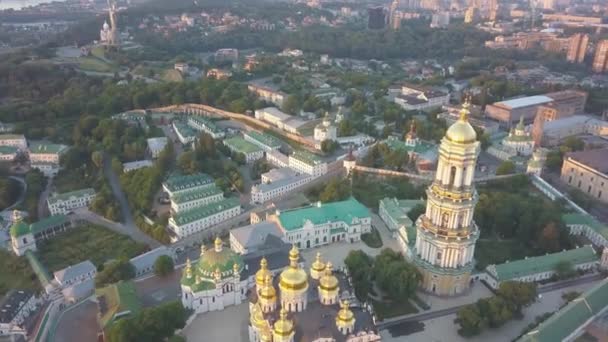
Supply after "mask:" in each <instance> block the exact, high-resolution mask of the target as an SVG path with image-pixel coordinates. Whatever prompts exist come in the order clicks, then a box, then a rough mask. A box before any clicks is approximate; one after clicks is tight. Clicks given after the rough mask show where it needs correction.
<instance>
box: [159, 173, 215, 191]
mask: <svg viewBox="0 0 608 342" xmlns="http://www.w3.org/2000/svg"><path fill="white" fill-rule="evenodd" d="M211 184H215V181H214V180H213V178H211V176H209V175H207V174H205V173H194V174H191V175H175V174H174V175H171V176H169V178H168V179H167V180H166V181H165V182H164V183H163V185H164V186H165V187H166V188H167V189H169V191H171V192H174V191H181V190H186V189H190V188H194V187H200V186H204V185H211Z"/></svg>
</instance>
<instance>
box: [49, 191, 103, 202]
mask: <svg viewBox="0 0 608 342" xmlns="http://www.w3.org/2000/svg"><path fill="white" fill-rule="evenodd" d="M94 194H95V190H93V189H92V188H86V189H80V190H76V191H70V192H64V193H62V194H54V195H53V196H52V197H49V198H48V202H49V204H54V203H55V202H57V201H67V200H69V199H70V198H72V197H76V198H80V197H85V196H91V195H94Z"/></svg>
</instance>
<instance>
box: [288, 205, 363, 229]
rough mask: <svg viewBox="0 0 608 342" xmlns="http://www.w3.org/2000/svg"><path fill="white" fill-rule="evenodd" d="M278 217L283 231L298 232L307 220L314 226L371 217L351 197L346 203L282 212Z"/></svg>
mask: <svg viewBox="0 0 608 342" xmlns="http://www.w3.org/2000/svg"><path fill="white" fill-rule="evenodd" d="M278 216H279V221H280V223H281V227H283V229H285V230H296V229H300V228H302V226H303V225H304V222H306V220H310V221H311V222H312V223H314V224H323V223H327V222H342V221H343V222H346V223H347V224H350V223H352V221H353V219H354V218H358V219H362V218H368V217H370V211H369V209H367V208H366V207H365V206H364V205H363V204H361V203H360V202H359V201H357V200H356V199H354V198H352V197H351V198H349V199H347V200H345V201H340V202H331V203H318V204H317V205H311V206H309V207H304V208H297V209H292V210H287V211H282V212H279V215H278Z"/></svg>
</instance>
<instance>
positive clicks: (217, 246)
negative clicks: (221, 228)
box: [213, 236, 222, 252]
mask: <svg viewBox="0 0 608 342" xmlns="http://www.w3.org/2000/svg"><path fill="white" fill-rule="evenodd" d="M213 244H214V245H215V251H216V252H221V251H222V239H220V237H219V236H218V237H216V238H215V242H213Z"/></svg>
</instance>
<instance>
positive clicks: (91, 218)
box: [74, 208, 161, 248]
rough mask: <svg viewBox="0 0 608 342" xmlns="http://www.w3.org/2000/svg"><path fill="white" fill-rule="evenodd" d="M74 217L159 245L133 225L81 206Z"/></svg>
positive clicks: (138, 240) (151, 244) (142, 241)
mask: <svg viewBox="0 0 608 342" xmlns="http://www.w3.org/2000/svg"><path fill="white" fill-rule="evenodd" d="M74 217H75V218H76V219H79V220H84V221H87V222H90V223H93V224H96V225H100V226H103V227H106V228H108V229H110V230H112V231H115V232H117V233H119V234H123V235H128V236H130V237H131V238H132V239H133V240H135V241H137V242H141V243H145V244H146V245H148V246H149V247H150V248H156V247H159V246H160V245H161V243H160V242H158V241H156V240H154V239H153V238H151V237H150V236H148V235H147V234H145V233H144V232H142V231H141V230H139V229H138V228H137V227H136V226H135V225H133V226H127V225H125V224H124V223H119V222H114V221H110V220H108V219H106V218H105V217H102V216H100V215H97V214H96V213H94V212H91V211H89V210H88V209H87V208H81V209H78V210H76V211H75V212H74Z"/></svg>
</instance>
